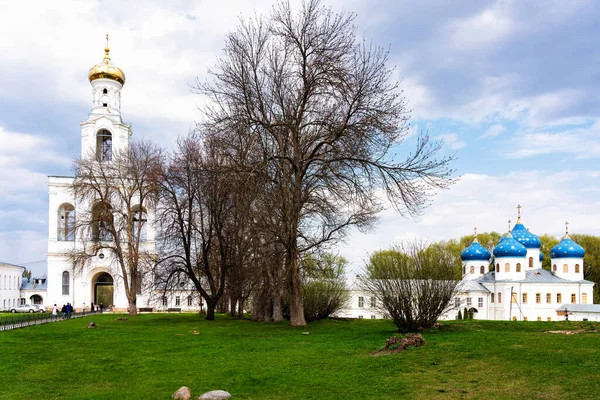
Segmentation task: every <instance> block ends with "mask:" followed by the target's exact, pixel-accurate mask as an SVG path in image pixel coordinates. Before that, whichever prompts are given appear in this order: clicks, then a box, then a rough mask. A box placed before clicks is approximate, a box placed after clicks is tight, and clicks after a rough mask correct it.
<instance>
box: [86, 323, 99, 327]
mask: <svg viewBox="0 0 600 400" xmlns="http://www.w3.org/2000/svg"><path fill="white" fill-rule="evenodd" d="M87 327H88V328H97V327H98V325H96V323H95V322H90V323H89V324H88V326H87Z"/></svg>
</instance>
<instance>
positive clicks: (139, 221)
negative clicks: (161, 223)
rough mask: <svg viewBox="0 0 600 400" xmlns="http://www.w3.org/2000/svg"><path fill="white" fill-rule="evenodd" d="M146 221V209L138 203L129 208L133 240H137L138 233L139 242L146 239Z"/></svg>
mask: <svg viewBox="0 0 600 400" xmlns="http://www.w3.org/2000/svg"><path fill="white" fill-rule="evenodd" d="M146 222H148V216H147V214H146V209H145V208H144V207H142V206H140V205H135V206H133V207H132V208H131V231H132V233H133V237H132V239H133V241H134V242H136V241H137V239H138V235H139V238H140V242H144V241H146V225H147V224H146Z"/></svg>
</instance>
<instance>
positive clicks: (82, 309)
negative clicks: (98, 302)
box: [81, 303, 85, 315]
mask: <svg viewBox="0 0 600 400" xmlns="http://www.w3.org/2000/svg"><path fill="white" fill-rule="evenodd" d="M81 312H82V313H83V315H85V303H83V307H82V308H81Z"/></svg>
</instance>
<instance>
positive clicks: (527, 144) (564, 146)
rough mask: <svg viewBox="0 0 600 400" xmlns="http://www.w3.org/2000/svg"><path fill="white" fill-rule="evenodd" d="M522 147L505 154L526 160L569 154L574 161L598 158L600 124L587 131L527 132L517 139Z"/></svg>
mask: <svg viewBox="0 0 600 400" xmlns="http://www.w3.org/2000/svg"><path fill="white" fill-rule="evenodd" d="M518 140H519V142H520V143H522V144H523V145H522V146H518V147H516V148H513V149H511V150H510V151H509V152H506V153H505V156H506V157H508V158H526V157H533V156H538V155H542V154H570V155H573V156H575V158H576V159H584V158H598V157H600V122H596V123H595V124H593V125H592V126H591V127H590V128H589V129H584V128H577V129H570V130H565V131H561V132H558V133H549V132H528V133H525V134H523V135H522V136H521V137H519V138H518Z"/></svg>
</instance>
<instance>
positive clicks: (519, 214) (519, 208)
mask: <svg viewBox="0 0 600 400" xmlns="http://www.w3.org/2000/svg"><path fill="white" fill-rule="evenodd" d="M517 213H518V217H519V218H521V205H520V204H519V205H517Z"/></svg>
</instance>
